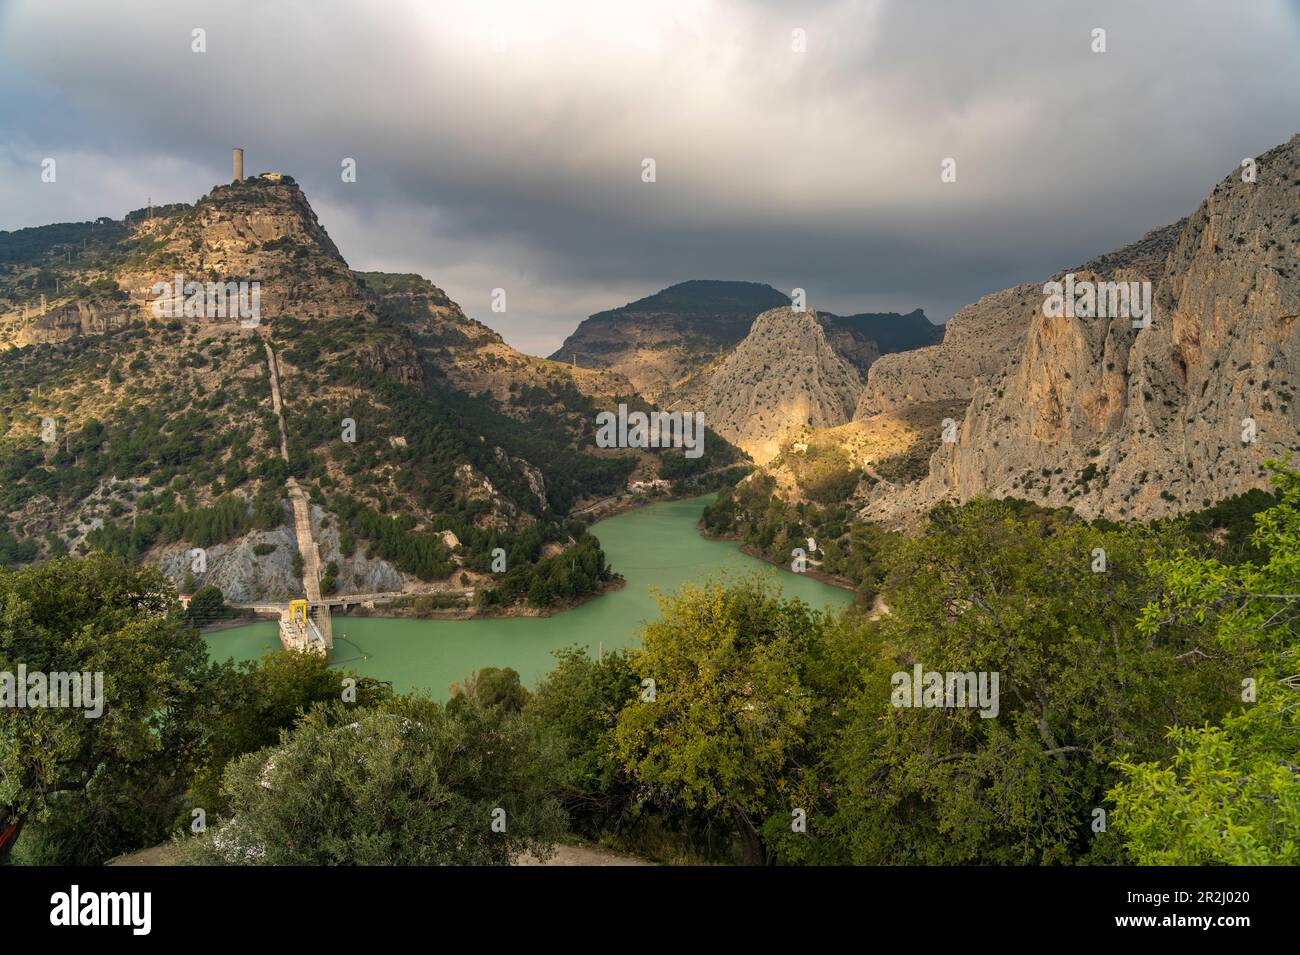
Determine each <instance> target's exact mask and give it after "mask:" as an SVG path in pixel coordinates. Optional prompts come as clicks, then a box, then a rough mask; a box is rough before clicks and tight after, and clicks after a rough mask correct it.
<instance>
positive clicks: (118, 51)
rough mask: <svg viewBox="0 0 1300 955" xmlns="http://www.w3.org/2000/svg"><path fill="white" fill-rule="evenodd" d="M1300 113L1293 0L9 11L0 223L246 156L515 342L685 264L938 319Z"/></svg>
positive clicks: (359, 264) (1115, 224) (172, 189)
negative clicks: (1098, 38)
mask: <svg viewBox="0 0 1300 955" xmlns="http://www.w3.org/2000/svg"><path fill="white" fill-rule="evenodd" d="M196 28H201V29H203V30H204V31H205V33H206V47H207V50H206V52H204V53H195V52H193V51H192V43H193V41H192V31H193V30H194V29H196ZM1094 28H1102V29H1104V30H1105V31H1106V46H1107V49H1106V52H1105V53H1094V52H1093V51H1092V49H1091V46H1092V43H1093V40H1092V31H1093V30H1094ZM795 31H803V32H802V36H803V37H805V38H806V39H805V43H806V50H805V51H804V52H799V51H797V50H796V49H794V47H795V46H796V41H795ZM1297 131H1300V4H1297V3H1296V2H1294V0H1287V2H1283V0H1278V2H1264V0H1260V2H1251V3H1230V2H1227V0H1219V2H1208V0H1176V2H1175V0H1167V2H1156V0H1121V2H1115V3H1106V2H1088V3H1083V2H1077V3H1076V2H1067V0H1051V2H1045V0H1015V2H978V3H976V2H961V0H952V2H941V0H894V2H889V0H882V2H866V0H856V2H854V0H840V2H836V0H825V2H816V0H813V2H808V0H803V2H798V3H795V2H789V3H785V2H775V0H761V2H760V0H749V2H741V0H713V2H702V0H654V2H625V0H548V2H542V0H532V2H525V0H501V2H494V0H467V2H450V0H447V2H444V0H425V2H416V0H276V2H274V3H271V2H255V0H221V2H216V3H207V2H187V0H166V2H163V0H114V2H112V3H106V2H102V0H80V2H73V0H0V229H14V228H20V227H23V226H29V225H41V224H45V223H49V222H59V221H68V220H84V219H91V218H95V217H97V216H100V215H110V216H113V217H115V218H116V217H121V216H122V214H123V213H125V212H127V211H128V210H131V209H135V208H139V207H141V206H143V205H144V204H145V202H146V199H148V198H150V197H152V199H153V201H154V202H155V203H162V202H180V201H184V202H192V201H194V200H195V199H197V198H198V197H199V196H200V195H202V194H203V193H205V192H207V191H208V190H209V189H210V188H211V187H212V186H213V185H214V184H216V183H219V182H225V181H228V180H229V178H230V147H231V146H235V145H239V146H243V147H244V148H245V150H246V160H245V172H246V174H252V173H256V172H262V171H269V170H277V171H283V172H287V173H290V174H291V175H293V176H294V177H295V178H296V179H297V180H298V182H299V183H300V184H301V185H302V187H303V188H304V190H305V191H306V193H307V195H308V197H309V198H310V200H311V202H312V205H313V206H314V208H315V209H316V212H317V214H318V215H319V217H320V219H321V222H322V224H323V225H324V226H325V228H326V229H327V230H328V231H329V233H330V235H331V236H332V237H333V238H334V240H335V242H336V243H337V244H338V246H339V248H340V250H341V251H342V252H343V255H344V256H345V257H346V258H347V260H348V261H349V262H350V263H351V265H352V266H353V267H354V268H358V269H383V270H388V271H411V272H419V273H420V274H422V275H424V276H426V277H428V278H430V279H431V280H432V281H433V282H435V283H436V284H437V285H439V286H441V287H442V288H444V289H445V290H446V291H447V292H448V294H450V295H451V297H452V298H454V299H455V300H456V301H458V302H459V303H460V304H461V306H462V307H463V308H464V309H465V311H466V312H467V313H468V314H470V315H472V316H474V317H476V318H479V319H481V320H483V321H485V322H486V323H487V324H489V325H491V326H492V327H494V328H496V329H497V330H498V331H500V332H501V333H502V334H503V335H504V336H505V338H506V340H507V341H509V342H510V343H511V344H513V345H515V346H516V347H518V348H520V349H522V350H524V351H527V352H530V353H533V354H546V353H549V352H550V351H551V350H553V349H554V348H555V347H557V346H558V345H559V343H560V341H561V340H562V339H563V338H564V336H565V335H567V334H568V333H569V332H570V331H571V330H572V329H573V328H574V327H575V326H576V324H577V323H578V322H579V321H580V320H581V319H582V318H583V317H585V316H586V315H588V314H590V313H592V312H595V311H598V310H600V309H603V308H609V307H612V306H616V305H621V304H623V303H625V302H627V301H630V300H632V299H635V298H639V297H641V296H642V295H646V294H649V293H651V292H654V291H656V290H658V289H660V288H662V287H664V286H666V285H670V284H672V283H674V282H678V281H682V280H684V279H690V278H724V279H747V280H751V281H761V282H767V283H770V284H772V285H774V286H775V287H777V288H779V289H781V290H783V291H786V292H787V293H788V292H789V290H790V289H792V288H794V287H796V286H798V287H802V288H805V289H806V290H807V292H808V302H809V304H810V305H812V306H813V307H815V308H823V309H827V310H830V311H834V312H839V313H841V314H848V313H852V312H861V311H886V310H889V311H894V310H898V311H909V310H911V309H913V308H916V307H921V308H924V309H925V311H926V313H927V314H928V315H929V316H930V317H931V318H932V319H933V320H936V321H943V320H946V319H947V318H948V317H949V316H950V315H951V314H952V312H953V311H955V310H956V309H958V308H960V307H961V306H962V305H964V304H966V303H968V302H970V301H973V300H974V299H976V298H978V297H979V296H980V295H982V294H985V293H987V292H990V291H994V290H996V289H1000V288H1004V287H1006V286H1008V285H1012V284H1015V283H1017V282H1021V281H1029V280H1036V279H1041V278H1044V277H1046V276H1047V275H1049V274H1051V273H1052V272H1054V271H1056V270H1058V269H1061V268H1064V267H1067V266H1070V265H1075V264H1078V263H1080V262H1082V261H1083V260H1085V259H1087V258H1089V257H1091V256H1092V255H1094V254H1096V253H1099V252H1103V251H1105V250H1107V249H1110V248H1113V247H1115V246H1118V245H1123V244H1125V243H1127V242H1129V241H1132V240H1134V239H1136V238H1138V237H1139V236H1141V235H1142V234H1143V233H1144V232H1146V231H1148V230H1149V229H1151V228H1154V227H1156V226H1159V225H1163V224H1166V223H1168V222H1172V221H1174V220H1176V219H1178V218H1180V217H1181V216H1183V215H1186V214H1188V213H1189V212H1191V211H1192V210H1193V209H1194V208H1195V207H1196V206H1197V204H1198V203H1199V202H1200V200H1201V199H1202V198H1203V197H1204V195H1205V194H1206V193H1207V192H1208V191H1209V189H1210V188H1211V187H1212V186H1213V184H1214V183H1215V181H1217V180H1218V179H1219V178H1221V177H1222V176H1224V175H1225V174H1227V173H1228V172H1229V171H1230V170H1231V169H1232V168H1233V167H1234V166H1236V165H1237V164H1238V163H1239V162H1240V161H1241V159H1242V158H1244V157H1247V156H1253V155H1256V154H1258V153H1261V152H1263V151H1264V150H1266V149H1268V148H1270V147H1272V146H1274V145H1276V144H1278V143H1280V142H1283V141H1285V140H1286V139H1288V138H1289V137H1290V136H1291V134H1292V133H1294V132H1297ZM44 157H53V158H55V159H56V161H57V163H58V167H57V168H58V180H57V182H56V183H53V184H44V183H42V182H41V180H40V170H41V160H42V159H43V158H44ZM345 157H350V158H353V159H355V160H356V165H357V181H356V182H355V183H345V182H343V181H342V180H341V176H340V171H341V169H340V164H341V162H342V160H343V159H344V158H345ZM948 157H951V158H954V159H956V161H957V181H956V182H954V183H943V182H941V181H940V164H941V162H942V160H943V159H945V158H948ZM646 158H652V159H654V161H655V171H656V181H655V182H653V183H646V182H643V181H642V167H643V160H644V159H646ZM498 287H500V288H504V289H505V290H506V293H507V298H506V301H507V311H506V312H505V313H504V314H494V313H492V312H491V311H490V303H491V294H492V290H493V289H494V288H498Z"/></svg>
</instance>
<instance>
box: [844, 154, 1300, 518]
mask: <svg viewBox="0 0 1300 955" xmlns="http://www.w3.org/2000/svg"><path fill="white" fill-rule="evenodd" d="M1257 163H1258V177H1257V181H1255V182H1253V183H1248V182H1243V181H1242V180H1241V177H1240V170H1239V169H1237V170H1234V171H1233V173H1231V174H1230V175H1229V176H1228V177H1227V178H1225V179H1224V180H1223V181H1221V182H1220V183H1219V184H1218V185H1217V186H1215V188H1214V191H1213V192H1212V193H1211V195H1210V196H1209V198H1208V199H1206V201H1205V202H1204V203H1202V205H1201V207H1200V208H1199V209H1198V210H1197V211H1196V213H1195V214H1194V215H1192V216H1191V217H1190V219H1188V220H1186V223H1185V225H1183V228H1182V229H1181V230H1180V231H1179V233H1178V237H1177V241H1176V242H1175V243H1174V245H1173V247H1172V249H1171V250H1170V251H1169V252H1168V255H1167V257H1166V258H1165V260H1164V262H1163V265H1156V266H1152V262H1153V261H1154V260H1155V257H1154V256H1153V255H1152V254H1151V253H1152V252H1153V251H1154V252H1158V248H1159V244H1160V241H1162V240H1167V236H1168V234H1167V233H1166V234H1164V235H1163V236H1161V235H1159V234H1158V233H1153V234H1152V235H1153V236H1156V237H1157V240H1158V241H1157V242H1156V243H1155V244H1153V245H1150V246H1149V247H1148V248H1147V249H1146V254H1137V253H1136V252H1135V253H1134V254H1130V255H1127V256H1126V255H1118V256H1111V257H1106V256H1103V257H1100V258H1099V259H1096V260H1093V262H1091V263H1088V266H1093V265H1101V266H1103V268H1104V267H1105V266H1107V265H1111V266H1114V270H1113V271H1112V272H1110V274H1109V275H1106V274H1104V272H1097V271H1079V272H1077V273H1076V280H1077V281H1082V280H1087V279H1091V280H1096V279H1099V278H1113V279H1114V280H1116V281H1150V282H1152V285H1153V288H1154V301H1153V308H1152V316H1151V323H1150V326H1149V327H1146V328H1138V329H1135V328H1133V327H1132V322H1131V321H1130V319H1129V318H1128V317H1112V318H1081V317H1074V318H1070V317H1062V318H1052V317H1047V316H1046V315H1044V314H1043V310H1042V308H1041V304H1042V300H1043V294H1042V289H1041V287H1040V288H1039V289H1038V301H1039V309H1038V311H1037V313H1036V314H1035V315H1034V317H1033V319H1032V321H1031V323H1030V325H1029V328H1028V330H1027V333H1026V335H1025V338H1024V343H1023V345H1022V347H1021V348H1020V349H1019V350H1018V352H1017V353H1016V354H1015V355H1014V356H1013V358H1012V359H1011V360H1010V361H1009V362H1008V363H1007V365H1006V366H1005V367H1004V368H1003V369H1002V370H1001V371H1000V372H999V373H998V374H997V375H996V376H994V377H993V378H992V379H991V380H990V381H988V382H987V383H986V384H984V385H982V386H981V387H979V388H978V389H976V391H975V393H974V396H973V398H972V401H971V403H970V405H969V407H968V408H967V411H966V414H965V417H964V420H962V421H961V423H960V427H959V429H958V432H957V441H956V442H955V443H951V444H946V445H940V446H939V448H938V449H937V450H936V451H935V453H934V455H933V457H932V458H931V462H930V474H929V477H928V479H926V480H925V481H924V482H922V483H921V485H919V486H917V487H913V488H910V489H908V490H907V492H906V493H903V494H895V495H893V496H892V499H890V497H889V496H888V495H880V496H878V498H877V499H876V500H874V501H873V503H872V505H871V506H869V507H868V509H867V510H868V513H870V514H873V515H875V516H886V517H887V516H889V515H891V514H897V513H898V511H899V510H900V509H905V508H908V507H918V506H925V505H926V504H928V503H931V502H933V501H934V500H937V499H939V498H941V497H945V496H953V497H957V498H959V499H966V498H969V497H971V496H973V495H975V494H981V493H989V494H993V495H994V496H1017V497H1026V498H1030V499H1033V500H1037V501H1040V502H1042V503H1045V504H1049V505H1061V504H1067V505H1070V506H1072V507H1074V508H1076V509H1077V510H1079V511H1080V512H1081V513H1082V514H1084V515H1086V516H1097V515H1103V516H1106V517H1109V518H1113V519H1125V518H1136V519H1150V518H1153V517H1158V516H1161V515H1164V514H1169V513H1177V512H1181V511H1186V510H1191V509H1195V508H1199V507H1202V506H1205V505H1206V504H1209V503H1211V502H1213V501H1216V500H1219V499H1222V498H1223V497H1226V496H1229V495H1231V494H1235V493H1239V492H1242V491H1245V490H1247V489H1249V488H1252V487H1264V486H1266V484H1267V479H1266V476H1265V472H1264V471H1263V469H1262V464H1263V462H1264V461H1265V460H1266V459H1269V458H1276V457H1280V456H1281V455H1283V454H1284V453H1286V452H1287V451H1289V450H1293V449H1295V448H1297V447H1298V446H1300V440H1298V437H1297V436H1298V435H1300V409H1297V407H1296V403H1295V400H1294V393H1295V391H1296V390H1297V388H1300V342H1298V341H1297V338H1296V334H1295V329H1296V320H1297V318H1300V136H1298V137H1293V138H1292V140H1291V142H1290V143H1287V144H1285V145H1283V146H1279V147H1277V148H1275V149H1273V150H1271V151H1269V152H1268V153H1265V154H1264V155H1263V156H1260V157H1259V158H1258V160H1257ZM1158 231H1159V230H1158ZM1148 238H1150V237H1148ZM1130 248H1131V249H1132V248H1135V247H1130ZM1121 251H1123V250H1121ZM1086 268H1087V266H1085V267H1081V269H1086ZM1252 428H1253V440H1252V434H1251V429H1252Z"/></svg>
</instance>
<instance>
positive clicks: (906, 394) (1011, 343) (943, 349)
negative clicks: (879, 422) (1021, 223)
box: [854, 284, 1043, 418]
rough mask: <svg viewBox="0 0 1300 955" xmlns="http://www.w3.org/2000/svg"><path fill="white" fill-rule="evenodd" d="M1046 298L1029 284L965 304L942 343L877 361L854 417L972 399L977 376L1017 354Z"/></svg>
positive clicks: (1038, 289)
mask: <svg viewBox="0 0 1300 955" xmlns="http://www.w3.org/2000/svg"><path fill="white" fill-rule="evenodd" d="M1042 303H1043V297H1042V291H1041V288H1040V287H1039V286H1037V285H1033V284H1028V285H1017V286H1016V287H1015V288H1010V289H1005V290H1003V291H1001V292H994V293H993V294H991V295H986V296H984V297H983V298H982V299H980V300H979V301H978V302H976V303H975V304H974V305H967V306H966V307H965V308H963V309H962V310H961V311H959V312H958V313H957V314H956V315H954V316H953V317H952V318H951V319H950V320H949V321H948V324H947V325H945V326H944V334H943V341H942V342H941V343H940V344H938V345H931V346H929V347H926V348H917V349H914V350H912V351H906V352H902V353H900V354H894V355H885V356H883V357H882V358H881V359H880V360H879V361H877V362H876V363H875V364H873V365H872V366H871V370H870V371H869V372H868V373H867V384H866V387H865V388H864V389H863V392H862V396H861V397H860V398H859V400H858V404H857V409H856V411H855V413H854V417H856V418H869V417H871V416H873V415H878V414H882V413H885V412H889V411H898V410H899V409H901V408H904V407H906V406H908V405H912V404H917V403H921V402H932V401H943V402H950V401H964V400H967V399H969V398H970V396H971V393H972V392H973V390H974V388H975V384H976V381H977V379H979V378H982V377H987V376H988V375H991V374H993V373H994V372H996V371H997V370H998V369H999V368H1001V367H1002V366H1003V365H1004V364H1006V362H1007V359H1008V358H1009V357H1010V356H1011V355H1012V354H1014V352H1015V350H1016V348H1017V347H1018V346H1019V345H1020V343H1021V341H1023V339H1024V334H1025V329H1026V328H1027V327H1028V326H1029V322H1030V321H1031V319H1032V317H1033V313H1034V311H1035V310H1037V309H1041V307H1042Z"/></svg>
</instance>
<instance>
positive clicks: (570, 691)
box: [524, 647, 640, 837]
mask: <svg viewBox="0 0 1300 955" xmlns="http://www.w3.org/2000/svg"><path fill="white" fill-rule="evenodd" d="M556 657H557V659H558V660H559V665H558V666H557V667H556V668H555V669H554V670H552V671H551V672H550V673H549V674H547V676H546V679H545V680H543V681H542V683H541V685H539V686H538V687H537V690H536V692H535V693H534V694H533V696H532V698H531V699H530V700H529V701H528V703H527V705H526V706H525V709H524V712H525V714H526V715H527V716H528V718H529V719H531V720H534V721H535V722H537V723H538V724H539V725H540V726H541V727H542V728H543V729H544V731H546V732H549V733H551V734H553V735H554V736H555V738H556V739H557V740H558V742H559V745H560V746H561V748H562V752H563V755H564V760H565V766H564V771H563V773H562V774H561V782H560V786H559V789H558V794H559V798H560V800H561V802H562V803H563V804H564V807H565V809H566V810H568V813H569V818H570V820H571V822H572V823H573V825H574V826H575V827H576V828H577V829H578V830H581V831H582V832H584V833H585V834H587V835H589V836H593V837H600V836H602V835H604V834H605V833H606V832H607V831H610V830H618V829H620V828H621V827H622V826H623V825H624V824H625V823H626V822H628V821H629V817H630V816H631V815H632V813H633V810H634V807H635V806H636V805H637V804H638V799H637V787H636V783H635V782H634V781H633V780H632V778H631V777H630V776H628V774H627V773H626V771H625V770H624V769H623V765H622V763H621V762H620V761H619V760H618V758H617V756H616V755H615V743H614V727H615V725H616V722H617V719H618V713H619V711H620V710H621V709H622V708H623V706H624V705H627V704H630V705H636V704H635V700H636V699H637V692H638V690H639V689H640V681H639V680H638V678H637V676H636V674H635V673H634V672H633V671H632V667H631V666H630V665H629V663H628V660H627V657H626V656H625V655H624V654H623V653H621V652H614V653H606V654H605V655H604V656H603V658H602V659H601V660H599V661H597V660H593V659H592V658H591V657H590V656H589V655H588V654H587V653H586V652H585V651H583V650H582V649H580V648H578V647H570V648H568V649H566V650H560V651H558V652H557V653H556Z"/></svg>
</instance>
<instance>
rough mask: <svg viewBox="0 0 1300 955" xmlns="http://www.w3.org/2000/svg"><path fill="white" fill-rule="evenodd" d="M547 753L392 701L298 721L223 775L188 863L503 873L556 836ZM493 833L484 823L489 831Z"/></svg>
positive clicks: (514, 728) (474, 709) (476, 715)
mask: <svg viewBox="0 0 1300 955" xmlns="http://www.w3.org/2000/svg"><path fill="white" fill-rule="evenodd" d="M557 766H558V763H557V757H556V751H555V749H554V747H551V746H548V745H547V744H546V743H545V742H544V741H543V740H539V739H536V738H532V737H531V736H530V733H529V729H528V726H527V724H526V722H525V721H523V720H522V719H521V718H520V717H519V715H518V714H502V713H501V712H500V711H497V710H492V709H490V708H487V707H483V706H481V705H479V704H476V703H473V702H470V703H468V704H466V705H463V706H458V707H455V708H448V707H443V706H440V705H438V704H436V703H432V702H430V701H428V700H421V699H411V698H399V699H395V700H393V701H391V702H390V703H389V704H386V705H385V706H384V707H382V708H380V709H376V710H371V711H369V712H367V713H365V714H361V715H353V716H351V718H350V720H347V721H345V720H342V719H340V718H339V717H338V716H337V715H335V716H331V715H330V714H329V713H327V712H326V711H323V710H317V711H315V712H313V713H311V714H309V715H308V716H307V717H306V718H305V719H304V720H303V721H302V722H301V723H300V724H299V725H298V726H297V727H296V728H295V729H294V730H293V732H291V733H286V734H285V735H284V736H283V737H282V740H281V743H280V744H279V745H278V746H275V747H271V748H268V749H265V750H260V751H258V752H256V753H250V754H248V755H246V756H243V757H240V758H239V759H238V760H236V761H235V762H233V763H232V764H231V765H230V767H229V768H228V769H227V771H226V776H225V791H226V793H227V795H228V796H229V799H230V803H231V806H232V811H233V812H232V815H231V817H230V818H229V820H228V821H226V822H225V823H223V824H221V825H220V826H217V827H216V828H214V829H213V830H212V831H211V832H210V833H209V834H208V835H206V836H204V837H201V838H199V839H198V840H196V842H195V843H193V844H191V849H190V858H191V859H192V860H193V861H196V862H200V863H206V864H227V865H247V864H258V865H506V864H508V863H509V862H510V861H511V859H512V858H513V857H514V856H516V855H517V854H519V853H521V852H534V853H538V854H542V855H544V854H546V853H547V852H548V851H549V847H550V846H551V845H552V844H553V843H554V841H555V840H556V839H557V838H558V837H559V836H560V835H561V834H562V833H563V832H564V824H565V819H564V812H563V810H562V809H561V807H560V805H559V803H558V802H557V801H556V800H555V799H554V798H553V797H552V796H550V795H549V794H548V792H547V790H548V788H549V787H550V786H551V784H552V782H553V773H554V772H555V771H556V768H557ZM494 823H495V825H494Z"/></svg>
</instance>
